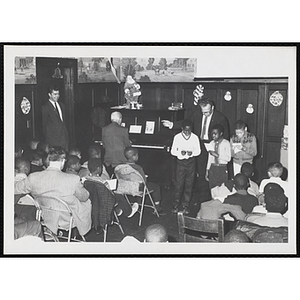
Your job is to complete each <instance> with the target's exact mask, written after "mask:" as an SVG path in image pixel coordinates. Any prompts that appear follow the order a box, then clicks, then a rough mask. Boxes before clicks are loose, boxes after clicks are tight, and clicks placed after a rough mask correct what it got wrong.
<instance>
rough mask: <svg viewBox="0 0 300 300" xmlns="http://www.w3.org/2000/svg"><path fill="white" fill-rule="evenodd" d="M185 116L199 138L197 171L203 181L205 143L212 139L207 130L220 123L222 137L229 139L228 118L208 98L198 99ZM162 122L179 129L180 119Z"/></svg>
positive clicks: (206, 153)
mask: <svg viewBox="0 0 300 300" xmlns="http://www.w3.org/2000/svg"><path fill="white" fill-rule="evenodd" d="M187 118H188V119H190V120H191V121H192V122H193V125H194V126H193V128H194V130H193V132H194V133H195V134H196V135H197V136H198V137H199V139H200V146H201V154H200V155H199V156H198V157H197V173H198V176H199V179H200V181H202V182H204V183H205V182H206V180H205V174H206V165H207V160H208V152H207V150H206V147H205V144H206V143H209V142H210V141H211V140H212V137H211V136H209V132H210V130H211V128H212V127H213V126H214V125H215V124H220V125H222V126H223V128H224V135H223V137H224V139H227V140H229V124H228V120H227V118H226V117H225V116H224V115H223V114H222V113H221V112H219V111H217V110H216V109H215V105H214V103H213V102H212V101H211V100H210V99H209V98H202V99H201V100H199V103H198V104H197V106H196V107H195V109H194V110H193V111H192V113H191V114H190V115H189V116H187ZM162 123H163V125H164V126H165V127H168V128H170V129H172V128H174V129H179V128H180V127H181V126H182V121H177V122H174V123H173V122H171V121H168V120H162Z"/></svg>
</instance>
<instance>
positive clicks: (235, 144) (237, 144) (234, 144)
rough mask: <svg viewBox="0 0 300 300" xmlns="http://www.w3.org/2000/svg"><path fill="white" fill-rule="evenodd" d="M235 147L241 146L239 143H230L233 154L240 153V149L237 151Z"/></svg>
mask: <svg viewBox="0 0 300 300" xmlns="http://www.w3.org/2000/svg"><path fill="white" fill-rule="evenodd" d="M237 146H242V144H241V143H232V147H233V152H234V153H237V152H240V151H242V150H241V149H238V148H237Z"/></svg>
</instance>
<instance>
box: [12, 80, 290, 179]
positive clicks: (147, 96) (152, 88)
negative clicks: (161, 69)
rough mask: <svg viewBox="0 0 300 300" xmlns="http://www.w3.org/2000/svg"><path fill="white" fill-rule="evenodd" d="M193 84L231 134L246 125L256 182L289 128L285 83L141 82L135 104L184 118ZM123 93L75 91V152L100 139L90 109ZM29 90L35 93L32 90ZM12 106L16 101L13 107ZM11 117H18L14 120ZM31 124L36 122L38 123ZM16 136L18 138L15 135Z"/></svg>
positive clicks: (113, 87)
mask: <svg viewBox="0 0 300 300" xmlns="http://www.w3.org/2000/svg"><path fill="white" fill-rule="evenodd" d="M197 84H202V85H203V86H204V93H205V96H207V97H209V98H211V99H212V100H213V101H214V102H215V104H216V108H217V109H218V110H219V111H221V112H222V113H223V114H224V115H226V116H227V118H228V121H229V124H230V131H231V134H233V133H234V124H235V122H236V120H238V119H242V120H243V121H245V122H246V123H247V124H248V128H249V131H250V132H252V133H254V134H255V135H256V137H257V139H258V155H257V157H256V160H255V165H256V167H257V170H258V174H259V177H263V176H265V175H266V167H267V164H268V163H269V162H271V161H279V160H280V146H281V137H282V134H283V127H284V125H285V124H288V112H287V108H288V93H287V90H288V83H287V81H286V80H284V79H280V80H276V79H263V80H262V79H257V80H255V79H253V80H247V79H236V80H227V81H226V80H223V81H214V80H203V81H199V82H189V83H178V82H171V83H153V82H145V83H140V85H141V91H142V95H141V96H140V99H139V100H140V102H141V103H143V105H144V109H147V108H148V109H166V108H168V106H170V105H171V103H172V102H182V103H183V105H184V108H185V109H186V116H188V114H189V113H190V112H191V111H193V109H194V104H193V100H194V96H193V91H194V89H195V87H196V85H197ZM33 86H34V85H33ZM123 87H124V85H123V84H118V83H82V84H77V85H76V87H75V104H74V123H75V124H74V126H75V134H76V142H77V145H78V147H88V145H89V144H91V143H92V142H93V139H94V138H95V136H97V135H98V136H99V132H100V129H99V128H96V127H95V126H93V124H92V122H91V111H92V108H93V107H95V105H99V106H102V107H103V108H104V109H106V108H108V109H109V107H110V106H115V105H118V104H122V103H124V92H123ZM31 90H32V89H30V88H29V85H26V86H24V85H16V95H18V99H19V98H20V97H21V96H22V95H23V94H24V93H25V94H26V95H28V92H30V93H31V94H30V95H32V92H31ZM34 90H35V88H33V91H34ZM23 91H24V93H23ZM227 91H230V92H231V97H232V99H231V100H230V101H226V100H225V99H224V95H225V93H226V92H227ZM275 91H279V92H280V93H281V94H282V95H283V103H282V104H281V105H280V106H273V105H272V104H271V103H270V101H269V99H270V96H271V95H272V93H273V92H275ZM25 94H24V95H25ZM103 96H107V97H108V98H109V99H110V102H103ZM17 103H18V102H17V99H16V105H17ZM248 104H252V105H253V108H254V112H253V113H252V114H249V113H247V111H246V108H247V106H248ZM33 111H34V110H33ZM108 111H109V110H108ZM34 113H35V114H38V113H39V112H37V111H35V112H34ZM16 117H18V116H17V115H16ZM18 118H19V117H18ZM35 119H36V120H40V119H39V118H35ZM33 120H34V116H33ZM33 122H34V121H33ZM106 123H109V116H107V119H106ZM39 126H41V124H37V123H35V124H33V128H37V127H39ZM18 128H20V126H19V127H18ZM18 130H20V129H18ZM33 131H34V130H33ZM17 136H20V133H18V134H17ZM37 138H39V137H37ZM83 150H85V149H83Z"/></svg>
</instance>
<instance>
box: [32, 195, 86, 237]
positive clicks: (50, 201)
mask: <svg viewBox="0 0 300 300" xmlns="http://www.w3.org/2000/svg"><path fill="white" fill-rule="evenodd" d="M34 202H35V206H36V208H37V214H36V219H37V220H38V221H40V222H41V224H42V226H43V227H44V230H43V233H44V236H45V238H46V237H47V236H48V237H50V238H53V240H54V241H55V242H59V239H66V240H67V241H68V242H71V241H75V242H82V241H83V242H85V238H84V236H81V239H82V240H78V239H77V238H76V236H74V237H72V236H71V235H72V229H74V228H75V227H76V225H75V223H74V217H73V213H72V211H71V209H70V207H69V206H68V204H67V203H66V202H65V201H63V200H62V199H60V198H58V197H55V196H51V197H49V196H39V197H36V198H35V199H34ZM62 218H63V220H64V222H60V221H61V219H62ZM53 221H55V222H53ZM54 223H55V224H54ZM61 223H63V225H61ZM45 227H46V228H45ZM61 230H63V231H67V232H68V237H65V236H63V235H62V233H61ZM57 233H59V235H58V234H57Z"/></svg>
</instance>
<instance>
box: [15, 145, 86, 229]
mask: <svg viewBox="0 0 300 300" xmlns="http://www.w3.org/2000/svg"><path fill="white" fill-rule="evenodd" d="M65 157H66V153H65V151H64V150H63V148H62V147H52V148H50V149H49V154H48V158H49V167H48V168H47V169H46V170H44V171H42V172H36V173H32V174H29V175H28V177H27V178H26V179H24V180H22V181H19V182H15V194H27V193H31V194H32V196H33V197H34V198H36V197H39V196H41V197H42V196H45V197H51V196H55V197H59V198H60V199H62V200H63V201H65V202H66V203H67V204H68V205H69V207H70V209H71V211H72V212H73V215H74V221H75V225H76V227H77V229H78V231H79V233H80V234H81V235H85V234H86V233H87V232H88V231H89V230H90V229H91V202H90V200H89V193H88V191H87V190H86V189H85V188H84V187H83V185H82V183H81V182H80V178H79V177H78V176H75V175H72V174H66V173H64V172H62V171H61V170H62V168H63V166H64V163H65ZM61 216H62V214H61V213H60V212H57V215H56V216H55V217H53V219H52V220H51V222H49V223H48V224H47V227H48V228H49V229H50V230H51V231H53V232H54V233H56V232H57V226H58V222H59V224H60V225H61V226H62V227H64V226H67V224H68V223H65V221H64V219H63V218H61Z"/></svg>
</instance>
